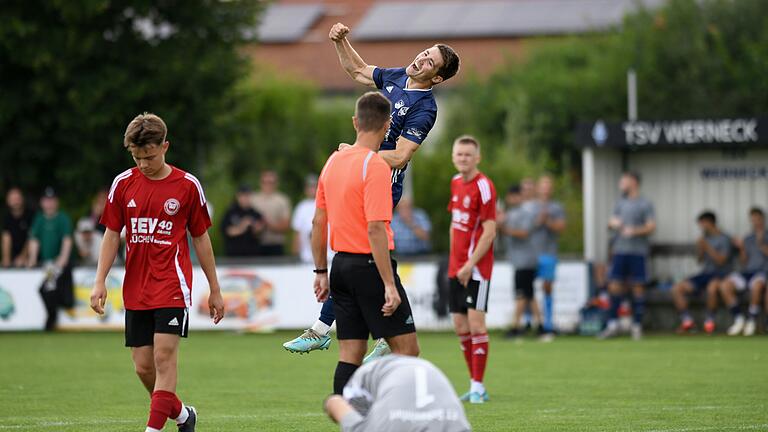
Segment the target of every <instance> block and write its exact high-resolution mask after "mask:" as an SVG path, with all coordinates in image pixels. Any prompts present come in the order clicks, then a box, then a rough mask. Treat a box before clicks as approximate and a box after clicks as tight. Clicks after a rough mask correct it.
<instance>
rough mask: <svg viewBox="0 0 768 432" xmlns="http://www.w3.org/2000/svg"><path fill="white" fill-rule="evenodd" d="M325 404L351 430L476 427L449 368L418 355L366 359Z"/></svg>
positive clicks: (447, 431)
mask: <svg viewBox="0 0 768 432" xmlns="http://www.w3.org/2000/svg"><path fill="white" fill-rule="evenodd" d="M426 389H429V392H427V390H426ZM425 399H426V400H425ZM324 405H325V412H327V413H328V416H329V417H331V419H332V420H333V421H334V422H336V423H338V424H339V426H340V428H341V430H342V431H347V432H358V431H359V432H362V431H366V432H384V431H398V432H416V431H444V432H465V431H466V432H469V431H470V430H471V429H470V426H469V422H468V421H467V417H466V415H465V414H464V408H463V407H462V406H461V402H460V401H459V398H458V396H457V395H456V391H455V390H454V389H453V385H451V383H450V381H448V378H447V377H446V376H445V374H443V373H442V372H441V371H440V369H438V368H437V367H435V366H434V365H433V364H432V363H430V362H428V361H426V360H424V359H420V358H416V357H406V356H402V355H397V354H390V355H388V356H385V357H382V358H381V359H378V360H376V361H372V362H368V363H366V364H364V365H363V366H362V367H360V369H358V370H356V371H355V373H354V375H352V378H351V379H350V380H349V382H348V383H347V385H346V386H345V387H344V395H343V396H339V395H333V396H330V397H328V399H326V401H325V404H324ZM435 413H439V415H435Z"/></svg>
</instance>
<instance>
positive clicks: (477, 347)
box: [472, 333, 488, 382]
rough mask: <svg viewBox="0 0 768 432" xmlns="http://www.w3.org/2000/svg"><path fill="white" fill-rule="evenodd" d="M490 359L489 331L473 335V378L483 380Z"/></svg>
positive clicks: (478, 380)
mask: <svg viewBox="0 0 768 432" xmlns="http://www.w3.org/2000/svg"><path fill="white" fill-rule="evenodd" d="M487 361H488V333H483V334H478V335H473V336H472V379H473V380H475V381H477V382H483V376H484V375H485V364H486V362H487Z"/></svg>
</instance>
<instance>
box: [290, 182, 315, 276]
mask: <svg viewBox="0 0 768 432" xmlns="http://www.w3.org/2000/svg"><path fill="white" fill-rule="evenodd" d="M315 192H317V176H316V175H314V174H313V175H309V176H307V178H306V179H305V180H304V199H303V200H301V202H299V203H298V204H296V208H295V209H293V219H292V220H291V228H293V232H294V235H293V252H294V254H297V255H298V256H299V259H301V262H303V263H310V264H311V263H314V260H313V258H312V243H311V242H310V234H312V219H313V218H314V217H315Z"/></svg>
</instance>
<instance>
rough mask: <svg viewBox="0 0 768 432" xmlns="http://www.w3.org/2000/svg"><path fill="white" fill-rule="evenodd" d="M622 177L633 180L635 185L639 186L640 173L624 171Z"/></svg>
mask: <svg viewBox="0 0 768 432" xmlns="http://www.w3.org/2000/svg"><path fill="white" fill-rule="evenodd" d="M624 175H625V176H627V177H632V178H633V179H635V181H636V182H637V184H640V182H641V179H642V177H641V176H640V173H639V172H637V171H624Z"/></svg>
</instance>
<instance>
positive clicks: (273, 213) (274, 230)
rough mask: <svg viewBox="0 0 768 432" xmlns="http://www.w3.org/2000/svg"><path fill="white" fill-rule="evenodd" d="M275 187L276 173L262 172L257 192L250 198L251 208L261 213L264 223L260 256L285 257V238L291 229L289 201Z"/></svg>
mask: <svg viewBox="0 0 768 432" xmlns="http://www.w3.org/2000/svg"><path fill="white" fill-rule="evenodd" d="M277 185H278V177H277V173H276V172H274V171H264V172H263V173H262V174H261V183H260V189H259V192H257V193H255V194H253V197H252V198H251V203H252V205H253V208H255V209H256V211H258V212H259V213H261V215H262V216H263V217H264V222H265V223H266V229H265V230H264V233H263V235H262V236H261V248H259V255H262V256H281V255H285V236H286V233H287V232H288V230H290V229H291V201H290V200H289V199H288V197H287V196H285V195H284V194H283V193H282V192H280V191H278V189H277Z"/></svg>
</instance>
